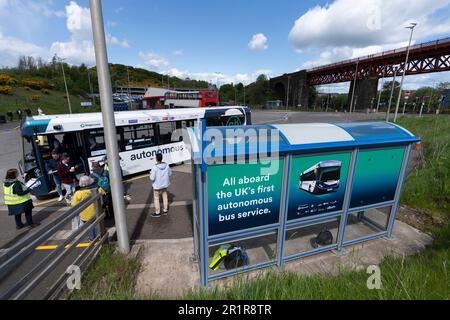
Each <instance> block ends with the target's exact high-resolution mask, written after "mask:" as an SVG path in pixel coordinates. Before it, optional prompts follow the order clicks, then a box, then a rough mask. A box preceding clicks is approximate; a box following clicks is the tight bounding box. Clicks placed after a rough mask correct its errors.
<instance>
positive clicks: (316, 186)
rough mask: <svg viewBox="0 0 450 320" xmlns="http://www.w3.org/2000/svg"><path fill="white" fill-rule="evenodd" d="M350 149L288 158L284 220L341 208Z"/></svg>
mask: <svg viewBox="0 0 450 320" xmlns="http://www.w3.org/2000/svg"><path fill="white" fill-rule="evenodd" d="M350 159H351V153H350V152H347V153H337V154H325V155H317V156H305V157H296V158H293V159H292V171H291V177H290V185H289V203H288V221H290V220H296V219H300V218H304V217H308V216H313V215H319V214H325V213H329V212H334V211H340V210H342V206H343V202H344V195H345V189H346V186H347V177H348V170H349V166H350Z"/></svg>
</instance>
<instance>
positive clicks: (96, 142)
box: [86, 130, 106, 157]
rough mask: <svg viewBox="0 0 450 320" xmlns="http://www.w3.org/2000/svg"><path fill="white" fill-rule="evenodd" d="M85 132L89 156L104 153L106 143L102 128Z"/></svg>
mask: <svg viewBox="0 0 450 320" xmlns="http://www.w3.org/2000/svg"><path fill="white" fill-rule="evenodd" d="M86 134H87V146H86V150H88V152H89V153H90V156H91V157H97V156H101V155H104V154H106V144H105V137H104V133H103V130H90V131H87V132H86Z"/></svg>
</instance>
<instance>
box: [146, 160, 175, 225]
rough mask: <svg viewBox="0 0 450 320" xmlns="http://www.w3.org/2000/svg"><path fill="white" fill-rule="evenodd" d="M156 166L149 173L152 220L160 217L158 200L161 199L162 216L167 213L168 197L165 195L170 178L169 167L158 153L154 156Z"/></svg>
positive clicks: (170, 171)
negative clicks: (152, 207) (152, 208)
mask: <svg viewBox="0 0 450 320" xmlns="http://www.w3.org/2000/svg"><path fill="white" fill-rule="evenodd" d="M156 161H157V163H156V165H155V166H154V167H153V168H152V172H151V173H150V181H151V182H152V184H153V200H154V202H155V211H156V212H155V213H153V214H152V215H151V216H152V218H159V217H161V205H160V203H159V198H160V196H162V198H163V206H164V207H163V214H164V215H167V214H168V213H169V197H168V193H167V188H168V187H169V186H170V177H171V176H172V170H171V169H170V167H169V165H168V164H167V163H165V162H162V161H163V155H162V154H161V153H158V154H157V155H156Z"/></svg>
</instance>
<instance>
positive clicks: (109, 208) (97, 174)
mask: <svg viewBox="0 0 450 320" xmlns="http://www.w3.org/2000/svg"><path fill="white" fill-rule="evenodd" d="M90 177H91V178H92V179H94V182H95V183H96V184H97V186H99V187H100V185H99V181H101V179H102V178H103V179H104V178H106V179H108V183H109V172H108V171H107V170H104V168H102V167H101V166H100V164H99V163H98V162H97V161H94V162H92V169H91V175H90ZM102 194H103V197H102V200H103V207H104V208H105V209H106V217H105V218H106V219H113V218H114V208H113V202H112V194H111V190H104V192H103V193H102Z"/></svg>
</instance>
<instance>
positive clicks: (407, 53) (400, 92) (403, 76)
mask: <svg viewBox="0 0 450 320" xmlns="http://www.w3.org/2000/svg"><path fill="white" fill-rule="evenodd" d="M416 26H417V23H411V24H410V26H409V27H406V28H407V29H411V36H410V37H409V44H408V49H407V51H406V59H405V65H404V66H403V75H402V81H401V82H400V91H399V93H398V99H397V105H396V106H395V115H394V122H397V116H398V109H399V107H400V99H401V98H402V90H403V82H404V81H405V74H406V69H407V67H408V60H409V52H410V50H411V41H412V37H413V33H414V28H415V27H416Z"/></svg>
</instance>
